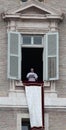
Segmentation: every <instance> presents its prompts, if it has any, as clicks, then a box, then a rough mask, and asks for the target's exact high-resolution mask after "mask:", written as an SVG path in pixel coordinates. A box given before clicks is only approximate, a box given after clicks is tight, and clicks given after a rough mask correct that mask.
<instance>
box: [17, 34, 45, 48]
mask: <svg viewBox="0 0 66 130" xmlns="http://www.w3.org/2000/svg"><path fill="white" fill-rule="evenodd" d="M20 35H21V40H22V41H21V45H22V47H27V48H28V47H35V48H43V47H44V34H33V35H32V34H24V33H23V34H20ZM22 35H29V36H30V35H31V44H23V37H22ZM34 35H39V36H42V44H34V43H33V36H34Z"/></svg>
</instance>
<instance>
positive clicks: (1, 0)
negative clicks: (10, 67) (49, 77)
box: [0, 0, 66, 130]
mask: <svg viewBox="0 0 66 130" xmlns="http://www.w3.org/2000/svg"><path fill="white" fill-rule="evenodd" d="M35 1H37V0H35ZM29 2H31V1H29ZM27 3H28V2H27ZM41 3H42V2H41ZM42 4H44V3H42ZM45 4H46V6H47V7H48V6H49V9H50V8H52V10H56V11H57V12H61V13H62V17H63V19H62V20H57V25H56V21H55V22H54V23H53V22H52V24H48V20H47V21H45V20H44V21H43V22H41V23H40V27H39V29H38V26H39V21H41V20H36V21H35V22H36V23H38V24H37V25H36V24H35V23H34V21H33V20H31V21H29V22H28V21H27V20H24V21H23V20H19V19H18V20H17V22H16V24H15V22H14V21H12V20H13V19H12V18H10V20H11V22H10V21H9V20H8V19H9V18H8V17H9V16H6V14H7V13H9V14H10V13H13V11H16V10H17V11H18V10H19V9H20V8H21V7H22V5H23V3H22V2H21V1H20V0H11V1H9V0H0V130H14V129H16V130H21V126H20V125H21V124H20V120H21V119H22V118H23V117H25V118H27V117H29V115H28V110H27V104H26V98H25V93H24V89H23V88H22V83H21V82H19V83H17V85H16V86H17V87H16V88H17V89H16V88H15V85H14V84H16V83H14V81H12V80H10V79H8V78H7V62H8V55H7V50H8V47H7V46H8V41H7V31H8V30H17V31H21V32H22V31H23V32H24V33H25V31H27V32H29V33H30V30H31V29H32V30H31V32H33V33H34V32H36V33H37V32H38V31H40V34H41V32H42V33H44V30H42V29H43V28H42V27H44V28H45V29H46V30H45V32H47V27H49V26H50V28H52V30H53V29H56V30H58V31H59V80H57V81H52V82H47V83H46V86H45V90H44V93H45V106H44V107H45V114H47V116H45V130H62V129H63V130H66V0H64V1H63V2H62V0H60V2H59V0H45ZM39 5H40V4H39ZM44 6H45V5H44ZM30 9H31V8H30ZM30 9H28V12H29V13H30ZM49 9H48V10H49ZM23 13H26V12H25V11H24V12H23ZM38 13H39V12H38ZM41 13H42V11H41ZM4 14H5V16H4ZM4 17H5V18H4ZM37 21H38V22H37ZM51 21H52V20H51ZM27 22H28V23H29V24H28V23H27ZM44 23H45V24H44ZM27 24H28V25H29V30H28V28H27V29H26V27H27ZM33 26H34V28H33ZM36 26H37V29H35V27H36ZM21 27H22V28H21ZM18 86H20V87H18ZM25 113H26V115H24V114H25Z"/></svg>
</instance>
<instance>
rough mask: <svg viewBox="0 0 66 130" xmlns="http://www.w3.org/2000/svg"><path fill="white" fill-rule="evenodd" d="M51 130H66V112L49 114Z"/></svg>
mask: <svg viewBox="0 0 66 130" xmlns="http://www.w3.org/2000/svg"><path fill="white" fill-rule="evenodd" d="M49 130H66V112H63V111H57V110H55V111H52V112H49Z"/></svg>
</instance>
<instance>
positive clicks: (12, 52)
mask: <svg viewBox="0 0 66 130" xmlns="http://www.w3.org/2000/svg"><path fill="white" fill-rule="evenodd" d="M58 41H59V39H58V32H55V33H51V32H50V33H46V34H45V35H44V36H43V35H25V34H24V35H21V34H20V33H19V32H9V33H8V78H10V79H16V80H21V74H22V73H23V72H22V69H21V68H22V62H21V61H22V54H25V52H26V51H25V49H22V45H24V44H26V45H27V46H26V49H27V48H28V47H29V51H28V53H29V52H30V53H29V56H28V57H30V56H31V54H32V58H31V59H30V60H28V59H27V58H26V59H25V61H26V62H25V63H24V62H23V63H24V65H26V66H27V68H28V64H27V63H28V62H27V61H29V65H37V66H36V68H38V67H39V66H40V69H39V70H38V71H42V75H43V80H46V81H49V80H57V79H59V45H58ZM42 44H43V49H41V48H42ZM31 45H32V46H31ZM39 45H40V46H39ZM23 47H24V46H23ZM31 47H32V48H33V49H32V48H31ZM35 47H37V49H35ZM39 47H40V48H39ZM38 48H39V49H38ZM31 49H32V50H31ZM22 50H23V52H24V53H22ZM39 50H41V51H39ZM37 51H38V53H37ZM28 53H26V55H28ZM39 53H40V55H41V56H40V55H39ZM35 58H36V60H34V59H35ZM23 59H24V58H23ZM37 59H38V60H37ZM31 60H33V61H34V64H33V62H31ZM39 60H40V61H39ZM37 61H38V63H37ZM40 62H41V63H40ZM30 63H31V64H30ZM42 64H43V65H42ZM30 67H31V66H30ZM41 68H42V69H41ZM26 73H27V72H26Z"/></svg>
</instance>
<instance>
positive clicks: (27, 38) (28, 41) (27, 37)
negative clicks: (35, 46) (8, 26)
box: [22, 35, 31, 44]
mask: <svg viewBox="0 0 66 130" xmlns="http://www.w3.org/2000/svg"><path fill="white" fill-rule="evenodd" d="M22 36H23V44H31V36H30V35H22Z"/></svg>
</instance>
